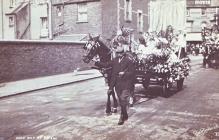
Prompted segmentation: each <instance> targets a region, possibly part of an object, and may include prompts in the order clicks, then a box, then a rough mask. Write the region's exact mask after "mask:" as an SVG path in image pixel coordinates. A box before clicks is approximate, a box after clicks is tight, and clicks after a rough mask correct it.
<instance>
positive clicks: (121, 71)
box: [95, 44, 135, 125]
mask: <svg viewBox="0 0 219 140" xmlns="http://www.w3.org/2000/svg"><path fill="white" fill-rule="evenodd" d="M115 51H116V53H117V57H116V58H114V59H113V60H112V61H110V62H107V63H100V62H98V63H97V62H96V63H95V65H97V66H103V67H109V66H110V67H112V77H111V78H112V80H111V83H110V86H109V89H108V92H107V93H110V92H111V91H112V90H113V88H114V87H115V91H116V93H117V96H118V98H119V103H120V107H121V114H120V118H119V122H118V125H123V124H124V122H125V121H126V120H128V113H127V107H128V100H129V97H130V94H131V91H132V90H133V89H132V88H133V77H134V74H135V66H134V63H133V61H132V59H131V58H130V56H129V55H127V54H126V53H125V52H124V46H123V45H122V44H120V45H119V46H118V47H117V49H116V50H115Z"/></svg>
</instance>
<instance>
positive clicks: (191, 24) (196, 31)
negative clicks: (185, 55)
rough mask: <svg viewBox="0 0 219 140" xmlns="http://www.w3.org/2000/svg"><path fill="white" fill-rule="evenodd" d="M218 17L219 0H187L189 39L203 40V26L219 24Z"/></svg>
mask: <svg viewBox="0 0 219 140" xmlns="http://www.w3.org/2000/svg"><path fill="white" fill-rule="evenodd" d="M218 17H219V1H218V0H187V25H186V26H187V27H186V28H187V40H188V41H202V37H201V30H202V27H203V26H212V25H213V24H217V25H218V24H219V18H218Z"/></svg>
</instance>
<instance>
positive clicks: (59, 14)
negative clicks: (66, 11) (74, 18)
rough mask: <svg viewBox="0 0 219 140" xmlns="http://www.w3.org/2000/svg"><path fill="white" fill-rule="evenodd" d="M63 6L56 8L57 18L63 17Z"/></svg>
mask: <svg viewBox="0 0 219 140" xmlns="http://www.w3.org/2000/svg"><path fill="white" fill-rule="evenodd" d="M62 9H63V8H62V6H57V8H56V11H57V12H56V13H57V16H58V17H61V16H62Z"/></svg>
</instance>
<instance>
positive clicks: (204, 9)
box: [201, 7, 207, 16]
mask: <svg viewBox="0 0 219 140" xmlns="http://www.w3.org/2000/svg"><path fill="white" fill-rule="evenodd" d="M206 15H207V8H204V7H202V8H201V16H206Z"/></svg>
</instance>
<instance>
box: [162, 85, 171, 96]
mask: <svg viewBox="0 0 219 140" xmlns="http://www.w3.org/2000/svg"><path fill="white" fill-rule="evenodd" d="M169 91H170V85H169V83H168V82H164V83H163V85H162V95H163V96H164V97H167V96H168V94H169Z"/></svg>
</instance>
